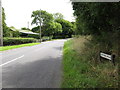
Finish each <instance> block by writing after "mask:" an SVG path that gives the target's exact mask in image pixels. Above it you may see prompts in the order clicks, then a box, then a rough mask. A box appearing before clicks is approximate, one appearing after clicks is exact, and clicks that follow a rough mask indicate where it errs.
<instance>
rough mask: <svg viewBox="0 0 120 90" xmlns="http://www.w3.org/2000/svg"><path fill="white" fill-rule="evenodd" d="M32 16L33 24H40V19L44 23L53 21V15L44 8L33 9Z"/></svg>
mask: <svg viewBox="0 0 120 90" xmlns="http://www.w3.org/2000/svg"><path fill="white" fill-rule="evenodd" d="M40 13H41V14H40ZM31 17H32V18H33V20H32V24H36V25H37V26H39V23H40V21H41V23H42V25H46V24H47V23H49V22H51V21H53V15H52V14H50V13H48V12H46V11H44V10H36V11H33V12H32V15H31Z"/></svg>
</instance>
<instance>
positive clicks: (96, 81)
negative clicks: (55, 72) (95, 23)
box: [61, 36, 118, 88]
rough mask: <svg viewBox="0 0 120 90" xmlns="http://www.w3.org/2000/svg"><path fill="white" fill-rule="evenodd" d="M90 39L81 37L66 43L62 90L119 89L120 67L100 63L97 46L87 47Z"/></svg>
mask: <svg viewBox="0 0 120 90" xmlns="http://www.w3.org/2000/svg"><path fill="white" fill-rule="evenodd" d="M90 38H91V37H90V36H88V37H84V36H81V37H79V38H74V39H73V40H69V41H67V42H65V45H64V55H63V62H62V63H63V81H62V84H61V87H62V88H117V86H118V66H117V65H116V66H113V65H112V64H111V63H110V62H108V61H107V62H104V63H100V62H99V60H98V58H97V51H98V50H97V46H96V45H95V46H92V47H85V44H86V43H88V41H89V39H90ZM94 59H97V60H98V62H97V61H96V60H94Z"/></svg>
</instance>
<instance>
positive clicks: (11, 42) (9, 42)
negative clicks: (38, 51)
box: [3, 37, 36, 46]
mask: <svg viewBox="0 0 120 90" xmlns="http://www.w3.org/2000/svg"><path fill="white" fill-rule="evenodd" d="M32 42H36V39H34V38H20V37H19V38H10V37H4V38H3V45H4V46H6V45H18V44H24V43H32Z"/></svg>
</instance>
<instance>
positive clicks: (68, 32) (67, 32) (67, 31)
mask: <svg viewBox="0 0 120 90" xmlns="http://www.w3.org/2000/svg"><path fill="white" fill-rule="evenodd" d="M55 21H56V22H57V23H60V24H61V25H62V37H63V38H67V37H69V38H71V37H72V34H73V25H72V23H71V22H69V21H67V20H64V19H56V20H55Z"/></svg>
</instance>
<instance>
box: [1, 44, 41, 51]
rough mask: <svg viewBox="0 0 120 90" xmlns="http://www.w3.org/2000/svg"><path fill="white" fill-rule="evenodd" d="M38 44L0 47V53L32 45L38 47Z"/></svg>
mask: <svg viewBox="0 0 120 90" xmlns="http://www.w3.org/2000/svg"><path fill="white" fill-rule="evenodd" d="M38 44H40V43H27V44H21V45H13V46H3V47H0V51H5V50H10V49H15V48H20V47H25V46H33V45H38Z"/></svg>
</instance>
